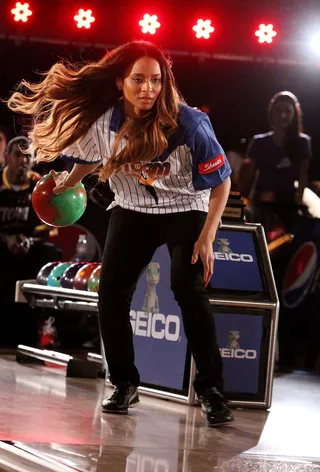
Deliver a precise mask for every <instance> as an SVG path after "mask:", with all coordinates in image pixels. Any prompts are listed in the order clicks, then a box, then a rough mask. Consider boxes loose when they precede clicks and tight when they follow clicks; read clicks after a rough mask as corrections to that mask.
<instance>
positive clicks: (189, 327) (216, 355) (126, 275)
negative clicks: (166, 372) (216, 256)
mask: <svg viewBox="0 0 320 472" xmlns="http://www.w3.org/2000/svg"><path fill="white" fill-rule="evenodd" d="M205 219H206V213H204V212H200V211H189V212H181V213H171V214H166V215H152V214H146V213H139V212H135V211H130V210H124V209H122V208H120V207H116V208H115V209H114V210H113V214H112V216H111V219H110V223H109V230H108V234H107V240H106V245H105V250H104V255H103V262H102V270H101V275H100V289H99V319H100V329H101V333H102V338H103V342H104V347H105V352H106V358H107V363H108V367H109V371H110V379H111V382H112V383H113V384H114V385H119V384H121V383H124V382H131V383H132V384H134V385H138V384H139V381H140V379H139V373H138V371H137V369H136V367H135V365H134V348H133V338H132V329H131V324H130V317H129V313H130V305H131V300H132V296H133V293H134V290H135V288H136V285H137V281H138V278H139V275H140V274H141V272H142V271H143V269H144V268H145V267H146V266H147V264H149V262H150V261H151V259H152V256H153V254H154V252H155V250H156V249H157V248H158V247H159V246H161V245H162V244H167V246H168V249H169V253H170V257H171V289H172V291H173V293H174V296H175V299H176V301H177V302H178V304H179V305H180V308H181V312H182V318H183V323H184V330H185V333H186V337H187V340H188V343H189V346H190V348H191V352H192V354H193V357H194V359H195V362H196V367H197V371H198V374H197V377H196V381H195V389H196V391H197V393H198V394H200V393H202V392H203V390H204V389H205V388H207V387H213V386H215V387H217V388H219V389H221V388H222V361H221V357H220V352H219V348H218V345H217V341H216V330H215V323H214V317H213V313H212V308H211V305H210V303H209V299H208V295H207V291H206V289H205V288H204V282H203V266H202V263H201V261H200V259H199V261H198V262H197V263H196V264H194V265H192V264H191V257H192V252H193V246H194V243H195V242H196V240H197V239H198V237H199V234H200V232H201V230H202V228H203V225H204V222H205ZM168 368H170V366H168Z"/></svg>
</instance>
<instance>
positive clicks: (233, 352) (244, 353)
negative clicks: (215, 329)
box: [220, 349, 257, 359]
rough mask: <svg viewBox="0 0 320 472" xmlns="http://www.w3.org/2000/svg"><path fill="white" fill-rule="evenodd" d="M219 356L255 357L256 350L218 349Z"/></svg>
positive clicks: (235, 357)
mask: <svg viewBox="0 0 320 472" xmlns="http://www.w3.org/2000/svg"><path fill="white" fill-rule="evenodd" d="M220 354H221V357H229V358H234V359H256V358H257V351H254V350H253V349H246V350H244V349H220Z"/></svg>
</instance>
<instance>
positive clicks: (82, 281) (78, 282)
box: [73, 262, 98, 290]
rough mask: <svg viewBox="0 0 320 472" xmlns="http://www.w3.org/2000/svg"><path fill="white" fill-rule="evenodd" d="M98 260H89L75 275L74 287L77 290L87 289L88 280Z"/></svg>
mask: <svg viewBox="0 0 320 472" xmlns="http://www.w3.org/2000/svg"><path fill="white" fill-rule="evenodd" d="M97 265H98V262H89V263H88V264H85V265H84V266H83V267H81V268H80V269H79V270H78V272H77V273H76V275H75V278H74V281H73V288H74V289H75V290H87V289H88V280H89V278H90V275H91V274H92V272H93V271H94V270H95V269H96V267H97Z"/></svg>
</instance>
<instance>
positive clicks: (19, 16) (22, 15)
mask: <svg viewBox="0 0 320 472" xmlns="http://www.w3.org/2000/svg"><path fill="white" fill-rule="evenodd" d="M11 13H12V14H13V15H14V21H23V23H26V22H27V21H28V17H29V16H31V15H32V11H31V10H30V9H29V3H23V4H22V3H20V2H17V3H16V6H15V8H12V10H11Z"/></svg>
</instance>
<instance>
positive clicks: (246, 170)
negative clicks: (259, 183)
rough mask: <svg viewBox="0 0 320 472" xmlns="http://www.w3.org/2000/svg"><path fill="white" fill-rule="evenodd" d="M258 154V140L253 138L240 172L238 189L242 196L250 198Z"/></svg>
mask: <svg viewBox="0 0 320 472" xmlns="http://www.w3.org/2000/svg"><path fill="white" fill-rule="evenodd" d="M258 154H259V151H258V146H257V141H256V139H255V138H253V139H252V140H251V141H250V143H249V146H248V149H247V153H246V157H245V159H244V160H243V162H242V164H241V167H240V169H239V173H238V185H237V190H238V191H239V192H240V194H241V196H242V197H245V198H248V197H249V195H250V193H251V189H252V185H253V182H254V177H255V174H256V170H257V164H256V162H257V159H258Z"/></svg>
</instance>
